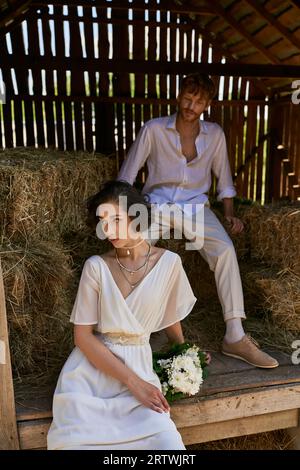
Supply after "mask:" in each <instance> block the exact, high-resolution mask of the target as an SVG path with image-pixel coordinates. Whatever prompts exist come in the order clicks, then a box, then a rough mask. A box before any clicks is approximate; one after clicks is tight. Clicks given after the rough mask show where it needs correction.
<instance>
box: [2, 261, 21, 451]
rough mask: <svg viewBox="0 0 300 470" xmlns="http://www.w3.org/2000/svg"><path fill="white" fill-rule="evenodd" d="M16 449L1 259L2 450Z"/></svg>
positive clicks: (13, 399)
mask: <svg viewBox="0 0 300 470" xmlns="http://www.w3.org/2000/svg"><path fill="white" fill-rule="evenodd" d="M16 449H19V440H18V433H17V422H16V411H15V398H14V387H13V379H12V370H11V362H10V350H9V338H8V328H7V316H6V305H5V292H4V285H3V277H2V268H1V260H0V450H16Z"/></svg>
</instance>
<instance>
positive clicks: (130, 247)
mask: <svg viewBox="0 0 300 470" xmlns="http://www.w3.org/2000/svg"><path fill="white" fill-rule="evenodd" d="M143 241H144V238H142V239H141V240H140V241H139V242H138V243H137V244H136V245H132V246H125V247H124V248H123V250H126V254H127V256H129V255H130V250H131V249H132V248H135V247H136V246H139V245H140V244H141V243H143ZM120 249H121V250H122V248H120Z"/></svg>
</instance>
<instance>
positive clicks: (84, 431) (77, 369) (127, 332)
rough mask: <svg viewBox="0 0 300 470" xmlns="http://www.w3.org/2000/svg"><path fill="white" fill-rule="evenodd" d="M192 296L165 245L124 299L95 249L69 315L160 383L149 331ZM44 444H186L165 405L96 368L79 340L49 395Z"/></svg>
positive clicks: (185, 309)
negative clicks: (142, 398) (151, 403)
mask: <svg viewBox="0 0 300 470" xmlns="http://www.w3.org/2000/svg"><path fill="white" fill-rule="evenodd" d="M195 302H196V297H195V296H194V294H193V291H192V289H191V286H190V283H189V281H188V278H187V276H186V273H185V271H184V268H183V266H182V262H181V258H180V256H179V255H178V254H177V253H174V252H172V251H169V250H165V251H164V252H163V254H162V255H161V256H160V258H159V260H158V261H157V262H156V264H155V265H154V267H153V268H152V269H151V270H150V271H149V272H148V274H147V275H146V276H145V277H144V279H143V280H142V281H141V282H140V284H138V286H137V287H135V288H134V290H133V291H132V292H131V293H130V294H129V295H128V296H127V297H126V299H124V297H123V295H122V294H121V291H120V289H119V288H118V286H117V284H116V282H115V280H114V278H113V276H112V274H111V271H110V269H109V267H108V265H107V264H106V262H105V261H104V259H103V258H101V257H100V256H98V255H95V256H91V257H90V258H88V259H87V260H86V262H85V264H84V267H83V271H82V274H81V279H80V283H79V287H78V292H77V297H76V300H75V303H74V307H73V310H72V314H71V318H70V321H71V322H73V323H74V324H78V325H91V324H93V325H94V333H95V335H96V337H97V338H98V339H99V341H102V342H103V343H104V344H105V345H106V346H107V347H108V348H109V349H110V350H111V351H112V352H113V353H114V354H115V355H116V356H117V357H118V358H119V359H120V360H121V361H123V362H124V363H125V364H126V365H127V366H128V367H130V368H131V369H133V370H134V371H135V373H136V374H137V375H139V376H140V377H141V378H143V379H144V380H146V381H147V382H150V383H152V384H154V385H156V386H157V387H159V388H160V390H161V385H160V382H159V379H158V376H157V375H156V374H155V372H154V371H153V368H152V350H151V347H150V344H149V337H150V334H151V333H152V332H154V331H159V330H162V329H164V328H166V327H168V326H170V325H172V324H174V323H176V322H178V321H179V320H182V319H183V318H184V317H185V316H186V315H188V313H189V312H190V311H191V310H192V308H193V306H194V304H195ZM47 443H48V449H49V450H50V449H51V450H52V449H64V450H67V449H94V450H100V449H105V450H107V449H111V450H114V449H116V450H117V449H118V450H119V449H122V450H125V449H126V450H127V449H128V450H129V449H131V450H139V449H149V450H160V449H170V450H174V449H185V447H184V444H183V442H182V439H181V436H180V434H179V432H178V431H177V429H176V426H175V424H174V422H173V421H172V420H171V418H170V414H169V413H158V412H156V411H153V410H151V409H150V408H147V407H145V406H144V405H142V404H141V403H140V402H139V401H138V400H137V399H136V398H135V397H134V396H133V395H132V393H131V392H130V391H129V390H128V388H127V387H126V386H125V385H124V384H122V383H121V382H120V381H118V380H116V379H114V378H112V377H110V376H108V375H107V374H104V373H103V372H101V370H98V369H96V368H95V367H94V366H93V365H92V364H91V363H90V362H89V361H88V359H87V358H86V357H85V355H84V354H83V353H82V352H81V350H80V349H79V348H78V347H75V348H74V349H73V351H72V352H71V354H70V356H69V357H68V359H67V361H66V363H65V364H64V366H63V368H62V370H61V373H60V376H59V379H58V383H57V386H56V389H55V393H54V397H53V421H52V423H51V426H50V429H49V432H48V436H47Z"/></svg>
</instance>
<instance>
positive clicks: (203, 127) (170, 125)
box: [166, 113, 208, 134]
mask: <svg viewBox="0 0 300 470" xmlns="http://www.w3.org/2000/svg"><path fill="white" fill-rule="evenodd" d="M176 116H177V113H175V114H172V115H171V116H169V119H168V120H167V124H166V129H173V130H174V131H176ZM176 132H177V131H176ZM207 133H208V129H207V123H206V121H203V120H202V119H200V134H207Z"/></svg>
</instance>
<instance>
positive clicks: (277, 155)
mask: <svg viewBox="0 0 300 470" xmlns="http://www.w3.org/2000/svg"><path fill="white" fill-rule="evenodd" d="M284 124H285V123H284V114H283V108H282V107H280V106H276V103H275V104H272V105H271V106H270V120H269V132H270V135H271V138H270V141H269V145H268V162H267V174H266V180H267V181H266V184H267V197H266V202H272V201H278V200H279V198H280V195H281V173H282V169H281V167H282V158H283V156H282V150H283V149H280V148H278V145H281V144H282V143H283V128H284Z"/></svg>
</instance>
